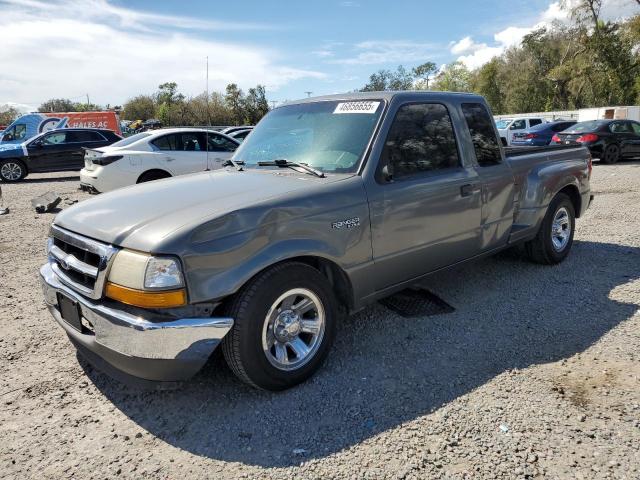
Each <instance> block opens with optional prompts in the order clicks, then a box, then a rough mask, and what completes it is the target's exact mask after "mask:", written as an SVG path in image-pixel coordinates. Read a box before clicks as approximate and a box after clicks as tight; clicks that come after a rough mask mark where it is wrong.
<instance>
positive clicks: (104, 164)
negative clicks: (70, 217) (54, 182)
mask: <svg viewBox="0 0 640 480" xmlns="http://www.w3.org/2000/svg"><path fill="white" fill-rule="evenodd" d="M239 144H240V142H239V141H238V140H236V139H234V138H231V137H229V136H228V135H224V134H222V133H219V132H214V131H210V130H205V129H201V128H199V129H195V128H164V129H159V130H153V131H147V132H142V133H138V134H136V135H132V136H131V137H127V138H125V139H124V140H121V141H119V142H118V143H114V144H113V145H111V146H109V147H105V148H94V149H89V150H87V151H86V155H85V161H84V168H83V169H82V170H81V171H80V187H81V188H82V189H84V190H88V191H91V192H95V193H99V192H108V191H110V190H114V189H116V188H121V187H126V186H128V185H135V184H136V183H143V182H148V181H151V180H158V179H161V178H168V177H175V176H177V175H184V174H185V173H194V172H203V171H205V170H216V169H218V168H221V167H222V165H223V164H224V163H225V162H226V161H227V160H229V158H231V155H233V152H234V151H235V150H236V148H237V147H238V145H239Z"/></svg>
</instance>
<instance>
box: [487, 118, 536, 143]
mask: <svg viewBox="0 0 640 480" xmlns="http://www.w3.org/2000/svg"><path fill="white" fill-rule="evenodd" d="M541 123H546V120H545V119H544V118H542V117H517V118H503V119H500V120H496V128H497V129H498V134H499V135H500V141H501V142H502V145H503V146H505V147H506V146H508V145H511V141H512V139H513V135H514V134H516V133H520V132H523V131H525V130H526V129H528V128H531V127H534V126H536V125H540V124H541Z"/></svg>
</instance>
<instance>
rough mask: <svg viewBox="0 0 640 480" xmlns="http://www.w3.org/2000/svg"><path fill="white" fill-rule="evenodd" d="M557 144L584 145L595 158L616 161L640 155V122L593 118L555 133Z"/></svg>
mask: <svg viewBox="0 0 640 480" xmlns="http://www.w3.org/2000/svg"><path fill="white" fill-rule="evenodd" d="M553 143H554V144H562V145H583V146H585V147H587V148H588V149H589V151H590V152H591V155H593V157H594V158H599V159H600V161H602V162H604V163H616V162H617V161H618V160H621V159H624V158H633V157H640V123H638V122H635V121H632V120H591V121H588V122H580V123H576V124H575V125H574V126H573V127H571V128H569V129H567V130H565V131H563V132H560V133H558V134H556V135H554V136H553Z"/></svg>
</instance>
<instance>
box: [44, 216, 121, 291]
mask: <svg viewBox="0 0 640 480" xmlns="http://www.w3.org/2000/svg"><path fill="white" fill-rule="evenodd" d="M47 250H48V254H49V263H50V264H51V268H52V269H53V271H54V272H55V273H56V275H58V277H60V280H61V281H62V282H63V283H64V284H66V285H67V286H68V287H70V288H72V289H74V290H76V291H77V292H79V293H81V294H83V295H85V296H87V297H89V298H93V299H98V298H100V297H102V292H103V289H104V282H105V280H106V274H107V269H108V266H109V265H110V263H111V259H112V258H113V255H114V254H115V252H116V251H117V249H116V248H115V247H112V246H111V245H107V244H104V243H101V242H97V241H95V240H92V239H90V238H87V237H83V236H82V235H78V234H76V233H73V232H70V231H68V230H65V229H62V228H60V227H57V226H55V225H54V226H52V227H51V238H50V239H49V245H48V249H47Z"/></svg>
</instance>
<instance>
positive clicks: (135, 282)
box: [105, 250, 187, 308]
mask: <svg viewBox="0 0 640 480" xmlns="http://www.w3.org/2000/svg"><path fill="white" fill-rule="evenodd" d="M105 293H106V295H107V296H108V297H109V298H112V299H114V300H118V301H119V302H122V303H127V304H129V305H136V306H139V307H147V308H169V307H177V306H181V305H185V304H186V300H187V295H186V290H185V288H184V279H183V276H182V270H181V268H180V263H179V262H178V260H177V259H175V258H171V257H154V256H151V255H147V254H144V253H138V252H133V251H131V250H120V251H119V252H118V253H117V254H116V258H115V259H114V260H113V264H112V265H111V270H110V271H109V278H108V282H107V286H106V291H105Z"/></svg>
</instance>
